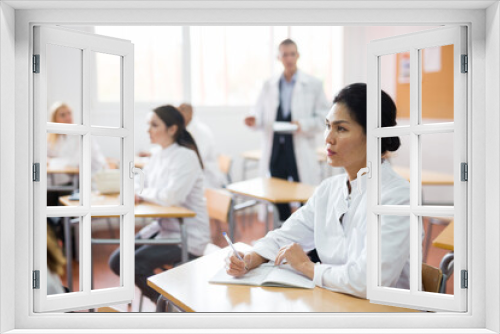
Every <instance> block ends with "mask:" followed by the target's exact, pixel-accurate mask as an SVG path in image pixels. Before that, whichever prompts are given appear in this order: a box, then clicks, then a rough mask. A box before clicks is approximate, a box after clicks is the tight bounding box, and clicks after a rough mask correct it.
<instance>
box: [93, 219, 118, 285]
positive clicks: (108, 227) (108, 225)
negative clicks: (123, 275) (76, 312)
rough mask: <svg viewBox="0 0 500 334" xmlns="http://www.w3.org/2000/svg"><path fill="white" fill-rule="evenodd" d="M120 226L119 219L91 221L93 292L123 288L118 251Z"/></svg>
mask: <svg viewBox="0 0 500 334" xmlns="http://www.w3.org/2000/svg"><path fill="white" fill-rule="evenodd" d="M120 225H121V223H120V218H119V217H92V219H91V235H92V289H93V290H98V289H106V288H116V287H119V286H121V283H120V266H119V265H120V252H119V251H118V250H119V249H120V244H119V242H120V233H121V228H120ZM115 250H116V252H115ZM110 255H111V258H110ZM108 263H109V264H108Z"/></svg>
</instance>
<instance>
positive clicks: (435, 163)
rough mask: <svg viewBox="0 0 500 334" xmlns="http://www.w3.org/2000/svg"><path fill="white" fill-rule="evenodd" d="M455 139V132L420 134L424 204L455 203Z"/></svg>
mask: <svg viewBox="0 0 500 334" xmlns="http://www.w3.org/2000/svg"><path fill="white" fill-rule="evenodd" d="M453 140H454V134H453V133H439V134H427V135H421V136H420V145H421V152H422V153H421V154H422V199H421V200H422V203H423V204H424V205H454V197H453V185H454V182H453V172H454V166H453V150H454V144H453V143H454V142H453Z"/></svg>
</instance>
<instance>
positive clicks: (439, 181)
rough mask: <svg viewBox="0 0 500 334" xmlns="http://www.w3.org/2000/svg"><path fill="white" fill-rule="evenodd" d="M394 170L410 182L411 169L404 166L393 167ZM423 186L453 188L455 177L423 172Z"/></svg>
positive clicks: (427, 171)
mask: <svg viewBox="0 0 500 334" xmlns="http://www.w3.org/2000/svg"><path fill="white" fill-rule="evenodd" d="M392 169H394V171H395V172H396V173H398V174H399V175H401V176H402V177H404V178H405V179H407V180H408V181H410V169H409V168H407V167H402V166H392ZM421 177H422V185H424V186H452V185H453V184H454V181H453V175H452V174H446V173H439V172H434V171H429V170H425V169H424V170H422V174H421Z"/></svg>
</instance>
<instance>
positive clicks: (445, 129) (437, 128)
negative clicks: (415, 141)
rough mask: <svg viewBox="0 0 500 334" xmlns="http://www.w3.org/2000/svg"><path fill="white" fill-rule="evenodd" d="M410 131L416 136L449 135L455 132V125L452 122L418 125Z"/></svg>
mask: <svg viewBox="0 0 500 334" xmlns="http://www.w3.org/2000/svg"><path fill="white" fill-rule="evenodd" d="M412 131H413V132H414V133H415V134H418V135H427V134H436V133H450V132H454V131H455V124H454V123H453V122H446V123H432V124H420V125H417V126H415V127H412Z"/></svg>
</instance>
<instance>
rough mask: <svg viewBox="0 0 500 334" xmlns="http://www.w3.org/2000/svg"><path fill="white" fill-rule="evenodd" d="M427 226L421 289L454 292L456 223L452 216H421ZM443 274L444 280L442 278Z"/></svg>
mask: <svg viewBox="0 0 500 334" xmlns="http://www.w3.org/2000/svg"><path fill="white" fill-rule="evenodd" d="M421 219H422V221H423V224H424V226H425V238H424V243H423V245H422V247H423V252H422V253H423V257H422V263H423V264H424V265H423V267H422V286H421V288H420V291H427V292H435V293H438V292H442V293H446V294H453V293H454V292H453V290H454V289H453V259H454V257H453V250H454V244H453V239H454V235H453V234H454V224H453V218H452V217H421ZM440 275H443V276H444V277H443V280H440V279H439V277H441V276H440Z"/></svg>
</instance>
